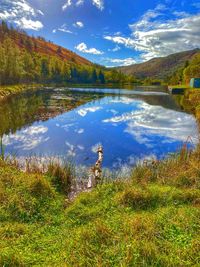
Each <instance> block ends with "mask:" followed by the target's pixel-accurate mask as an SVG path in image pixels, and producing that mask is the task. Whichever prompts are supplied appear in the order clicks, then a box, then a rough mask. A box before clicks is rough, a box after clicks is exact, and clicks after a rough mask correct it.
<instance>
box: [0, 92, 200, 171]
mask: <svg viewBox="0 0 200 267" xmlns="http://www.w3.org/2000/svg"><path fill="white" fill-rule="evenodd" d="M93 91H94V90H93ZM124 92H125V94H124ZM128 92H129V93H128V94H127V93H126V91H123V90H117V91H116V90H113V91H112V90H111V89H109V91H108V90H103V91H102V89H101V93H100V94H99V93H98V92H97V91H94V92H91V89H89V91H88V92H85V91H84V92H83V91H82V90H80V89H78V90H77V89H76V90H63V89H62V90H61V89H59V90H54V91H48V90H47V91H39V92H37V93H36V94H24V95H21V96H19V97H17V98H13V99H10V100H9V101H8V102H7V103H4V104H2V105H1V106H0V119H1V122H3V123H1V125H0V133H1V134H4V137H3V142H4V144H5V145H6V152H7V153H14V154H17V155H18V156H28V155H33V154H34V155H35V154H36V155H42V156H44V155H45V156H56V155H57V156H64V157H67V158H70V159H72V160H73V161H74V162H75V163H76V164H81V165H86V166H88V165H91V164H93V163H94V162H95V160H96V148H97V147H98V145H99V144H102V145H103V147H104V150H105V153H104V155H105V159H104V167H109V168H119V167H121V166H122V165H134V164H135V163H136V162H137V161H138V160H143V159H145V158H149V157H156V158H162V157H164V156H165V155H166V154H167V153H169V152H175V151H177V149H178V148H180V147H181V145H182V144H183V142H185V141H186V139H187V137H188V136H192V137H194V139H193V140H194V143H195V141H196V140H197V139H195V137H197V134H198V133H197V125H196V122H195V119H194V117H193V116H192V115H190V114H187V113H185V112H182V110H181V108H180V106H179V105H177V103H176V102H175V101H174V100H173V98H172V97H171V96H170V95H168V94H166V93H164V92H143V91H142V92H137V93H136V94H135V91H134V92H133V91H128ZM131 92H132V93H131Z"/></svg>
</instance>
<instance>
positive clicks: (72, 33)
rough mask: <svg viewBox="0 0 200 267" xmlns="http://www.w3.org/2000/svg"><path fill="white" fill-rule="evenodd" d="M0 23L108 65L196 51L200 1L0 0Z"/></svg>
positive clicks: (199, 33) (123, 64) (198, 45)
mask: <svg viewBox="0 0 200 267" xmlns="http://www.w3.org/2000/svg"><path fill="white" fill-rule="evenodd" d="M0 19H2V20H5V21H7V22H9V23H11V24H13V25H14V26H16V27H19V28H21V29H24V30H25V31H26V32H28V33H29V34H31V35H34V36H43V37H45V39H47V40H51V41H53V42H54V43H56V44H58V45H60V46H63V47H65V48H67V49H70V50H72V51H74V52H76V53H78V54H79V55H81V56H83V57H85V58H87V59H89V60H90V61H92V62H95V63H98V64H101V65H105V66H108V67H113V66H127V65H130V64H135V63H140V62H144V61H147V60H150V59H152V58H155V57H163V56H167V55H169V54H172V53H176V52H180V51H186V50H190V49H195V48H199V47H200V0H162V1H161V0H0Z"/></svg>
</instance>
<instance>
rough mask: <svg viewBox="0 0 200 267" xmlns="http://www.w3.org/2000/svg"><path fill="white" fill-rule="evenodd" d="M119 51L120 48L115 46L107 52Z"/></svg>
mask: <svg viewBox="0 0 200 267" xmlns="http://www.w3.org/2000/svg"><path fill="white" fill-rule="evenodd" d="M119 50H121V47H120V46H119V45H116V46H115V47H114V48H113V49H108V51H109V52H117V51H119Z"/></svg>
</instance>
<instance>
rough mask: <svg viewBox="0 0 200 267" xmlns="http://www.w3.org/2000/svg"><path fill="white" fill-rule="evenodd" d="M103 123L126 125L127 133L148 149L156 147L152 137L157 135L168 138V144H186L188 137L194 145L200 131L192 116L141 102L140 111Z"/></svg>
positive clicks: (165, 140) (106, 120) (166, 140)
mask: <svg viewBox="0 0 200 267" xmlns="http://www.w3.org/2000/svg"><path fill="white" fill-rule="evenodd" d="M138 103H139V102H138ZM169 118H170V120H169ZM103 122H104V123H121V122H124V123H126V125H127V127H126V129H125V132H127V133H129V134H130V135H132V136H133V137H134V139H135V140H136V141H137V142H138V143H139V144H145V145H146V146H147V147H152V146H154V141H155V140H154V138H153V139H152V137H153V136H157V135H158V136H161V137H163V138H166V139H164V140H163V141H162V142H168V143H171V142H172V143H173V142H176V141H180V142H185V141H186V140H187V138H188V136H191V137H192V139H193V142H194V143H197V140H198V139H197V137H198V129H197V126H196V122H195V118H194V117H193V116H192V115H189V114H185V113H182V112H178V111H174V110H170V109H166V108H163V107H161V106H151V105H149V104H147V103H143V102H140V105H139V110H133V111H132V112H128V113H124V114H122V115H120V116H115V117H112V118H110V119H105V120H103ZM160 142H161V141H160ZM155 145H156V144H155Z"/></svg>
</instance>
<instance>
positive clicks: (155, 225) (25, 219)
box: [0, 147, 200, 267]
mask: <svg viewBox="0 0 200 267" xmlns="http://www.w3.org/2000/svg"><path fill="white" fill-rule="evenodd" d="M63 172H64V170H63V169H62V170H61V169H60V167H58V166H55V167H53V166H51V167H50V168H49V172H48V174H47V175H42V174H39V173H37V174H31V173H22V172H20V171H19V170H17V169H16V167H12V166H9V165H8V164H7V163H5V162H3V161H2V160H1V161H0V177H1V179H0V201H1V210H0V240H1V242H0V255H1V256H0V266H70V267H71V266H91V267H93V266H106V267H108V266H124V267H125V266H199V263H200V255H199V249H200V224H199V220H200V148H199V147H198V148H197V150H196V151H195V152H193V153H189V152H186V151H184V150H182V151H181V152H180V154H178V155H177V156H176V157H173V158H170V159H167V160H165V161H162V162H158V163H157V164H155V165H153V166H149V167H144V166H138V167H137V168H136V169H134V170H133V172H132V175H131V177H130V179H129V180H126V181H115V182H108V183H106V184H103V185H101V186H98V187H97V188H96V189H93V190H92V191H91V192H85V193H81V194H80V195H79V196H78V197H77V198H76V199H75V200H74V201H72V202H71V201H69V200H67V197H66V193H67V191H64V190H60V186H62V188H63V187H65V183H66V181H68V179H69V177H71V176H70V175H71V174H70V171H69V169H68V168H67V169H66V173H68V175H67V176H66V175H64V174H63ZM69 174H70V175H69ZM56 177H57V178H56ZM63 179H64V180H63ZM55 181H56V183H55Z"/></svg>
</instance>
